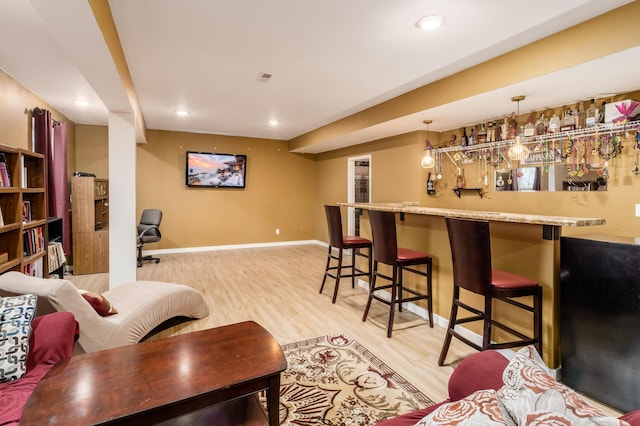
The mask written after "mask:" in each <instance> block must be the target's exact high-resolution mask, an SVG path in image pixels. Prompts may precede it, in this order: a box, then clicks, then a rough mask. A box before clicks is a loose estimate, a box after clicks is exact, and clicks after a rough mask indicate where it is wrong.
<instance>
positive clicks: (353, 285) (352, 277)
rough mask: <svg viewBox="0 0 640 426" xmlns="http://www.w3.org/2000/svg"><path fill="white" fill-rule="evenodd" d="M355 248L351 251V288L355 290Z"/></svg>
mask: <svg viewBox="0 0 640 426" xmlns="http://www.w3.org/2000/svg"><path fill="white" fill-rule="evenodd" d="M357 250H360V249H357V248H352V249H351V288H356V251H357Z"/></svg>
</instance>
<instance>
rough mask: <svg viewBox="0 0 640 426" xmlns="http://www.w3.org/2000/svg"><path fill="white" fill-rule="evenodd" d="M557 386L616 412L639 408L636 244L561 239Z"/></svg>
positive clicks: (587, 238)
mask: <svg viewBox="0 0 640 426" xmlns="http://www.w3.org/2000/svg"><path fill="white" fill-rule="evenodd" d="M560 253H561V256H562V257H561V268H560V285H561V294H560V309H561V312H560V321H561V329H560V336H561V337H560V339H561V351H562V370H561V377H562V382H564V383H565V384H566V385H567V386H570V387H572V388H574V389H576V390H578V391H580V392H582V393H584V394H585V395H588V396H590V397H592V398H594V399H597V400H599V401H601V402H603V403H605V404H607V405H610V406H611V407H614V408H616V409H618V410H620V411H623V412H628V411H632V410H637V409H638V408H640V266H639V265H640V263H639V261H640V244H639V242H636V240H635V239H634V238H625V237H611V236H584V237H562V239H561V249H560Z"/></svg>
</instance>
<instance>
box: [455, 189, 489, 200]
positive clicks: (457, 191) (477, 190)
mask: <svg viewBox="0 0 640 426" xmlns="http://www.w3.org/2000/svg"><path fill="white" fill-rule="evenodd" d="M453 192H455V193H456V195H457V196H458V198H460V195H462V194H463V193H465V192H475V193H477V194H478V195H479V196H480V198H482V188H453Z"/></svg>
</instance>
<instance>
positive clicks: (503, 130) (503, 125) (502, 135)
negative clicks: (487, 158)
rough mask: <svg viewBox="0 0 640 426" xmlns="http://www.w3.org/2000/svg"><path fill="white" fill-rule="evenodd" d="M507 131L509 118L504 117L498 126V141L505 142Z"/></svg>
mask: <svg viewBox="0 0 640 426" xmlns="http://www.w3.org/2000/svg"><path fill="white" fill-rule="evenodd" d="M508 129H509V117H505V118H504V119H503V120H502V123H501V124H500V132H499V135H500V137H499V138H498V140H499V141H506V140H507V135H508Z"/></svg>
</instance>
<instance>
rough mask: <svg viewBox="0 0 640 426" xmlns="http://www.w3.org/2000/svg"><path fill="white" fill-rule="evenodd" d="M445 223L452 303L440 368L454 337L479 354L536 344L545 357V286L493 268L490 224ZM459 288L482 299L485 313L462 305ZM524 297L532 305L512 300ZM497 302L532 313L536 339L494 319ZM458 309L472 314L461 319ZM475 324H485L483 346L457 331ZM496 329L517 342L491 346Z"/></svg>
mask: <svg viewBox="0 0 640 426" xmlns="http://www.w3.org/2000/svg"><path fill="white" fill-rule="evenodd" d="M446 222H447V230H448V232H449V243H450V245H451V257H452V261H453V302H452V305H451V316H450V317H449V326H448V328H447V334H446V336H445V339H444V344H443V346H442V352H441V353H440V359H439V360H438V365H440V366H442V365H443V364H444V361H445V358H446V357H447V352H448V351H449V345H450V344H451V337H456V338H457V339H459V340H461V341H463V342H464V343H466V344H467V345H469V346H471V347H473V348H475V349H477V350H480V351H484V350H486V349H504V348H513V347H518V346H526V345H532V344H533V345H535V348H536V349H537V351H538V353H540V354H542V286H540V285H539V284H538V283H536V282H535V281H532V280H530V279H529V278H525V277H521V276H519V275H516V274H512V273H510V272H505V271H501V270H499V269H495V268H492V266H491V242H490V235H489V222H482V221H475V220H463V219H453V218H446ZM460 289H464V290H466V291H468V292H472V293H476V294H479V295H481V296H483V297H484V310H480V309H477V308H474V307H472V306H469V305H468V304H466V303H464V302H462V301H461V300H460ZM525 296H532V297H533V305H532V306H529V305H526V304H524V303H521V302H519V301H517V300H513V298H519V297H525ZM494 299H497V300H502V301H504V302H506V303H509V304H511V305H513V306H516V307H518V308H521V309H523V310H525V311H527V312H531V313H532V314H533V337H528V336H526V335H524V334H522V333H520V332H518V331H516V330H514V329H513V328H511V327H509V326H507V325H505V324H502V323H500V322H498V321H496V320H495V319H493V317H492V304H493V300H494ZM459 307H460V308H462V309H464V310H466V311H468V312H471V313H472V314H473V315H472V316H468V317H465V318H458V308H459ZM475 321H482V322H483V333H482V345H478V344H476V343H474V342H472V341H470V340H469V339H467V338H466V337H464V336H462V335H461V334H460V333H458V331H456V330H455V326H456V325H457V324H464V323H468V322H475ZM493 326H495V327H498V328H500V329H502V330H504V331H506V332H507V333H509V334H510V335H511V336H514V337H515V338H517V340H512V341H510V342H505V343H491V329H492V327H493Z"/></svg>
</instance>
